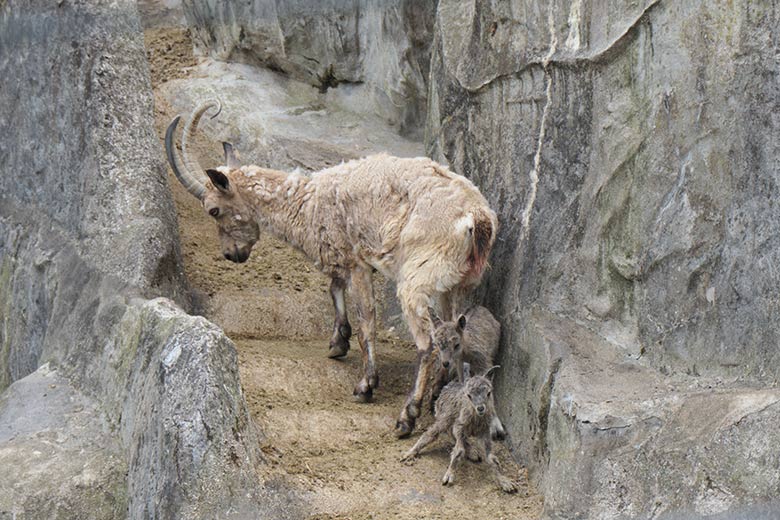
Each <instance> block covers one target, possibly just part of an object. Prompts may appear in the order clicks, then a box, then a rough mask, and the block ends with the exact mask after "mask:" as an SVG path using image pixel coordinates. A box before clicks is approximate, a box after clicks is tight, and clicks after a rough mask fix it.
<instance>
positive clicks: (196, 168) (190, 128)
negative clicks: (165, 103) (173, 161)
mask: <svg viewBox="0 0 780 520" xmlns="http://www.w3.org/2000/svg"><path fill="white" fill-rule="evenodd" d="M211 107H216V108H217V112H216V113H215V114H214V115H213V116H211V118H212V119H214V118H215V117H217V116H218V115H219V113H220V112H222V103H220V102H219V100H218V99H209V100H208V101H204V102H203V103H201V104H200V105H198V107H197V108H196V109H195V110H194V111H193V112H192V115H191V116H190V119H189V120H188V121H187V124H186V125H184V133H183V134H182V136H181V151H182V154H183V155H184V166H185V167H186V169H187V171H188V172H189V173H190V174H192V173H193V172H197V173H196V175H200V174H201V172H204V171H205V170H204V169H203V168H202V167H201V166H200V163H198V159H197V158H195V157H193V156H192V155H191V154H190V153H189V144H190V142H192V139H194V138H195V131H196V130H197V129H198V123H199V122H200V118H201V117H202V116H203V114H204V113H205V112H206V111H207V110H208V109H209V108H211Z"/></svg>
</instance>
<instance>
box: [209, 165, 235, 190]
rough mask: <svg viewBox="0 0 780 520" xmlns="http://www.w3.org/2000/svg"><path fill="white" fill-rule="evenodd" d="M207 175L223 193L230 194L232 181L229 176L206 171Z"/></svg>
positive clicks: (214, 171) (215, 171)
mask: <svg viewBox="0 0 780 520" xmlns="http://www.w3.org/2000/svg"><path fill="white" fill-rule="evenodd" d="M206 175H208V176H209V179H211V183H212V184H214V187H215V188H217V189H218V190H219V191H221V192H222V193H230V181H229V180H228V178H227V176H226V175H225V174H224V173H222V172H220V171H217V170H206Z"/></svg>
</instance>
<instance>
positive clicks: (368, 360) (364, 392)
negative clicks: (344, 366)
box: [352, 266, 379, 403]
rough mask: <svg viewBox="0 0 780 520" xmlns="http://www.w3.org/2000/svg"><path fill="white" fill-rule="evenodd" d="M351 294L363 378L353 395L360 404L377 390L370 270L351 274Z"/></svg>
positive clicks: (363, 269) (360, 268)
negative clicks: (355, 309)
mask: <svg viewBox="0 0 780 520" xmlns="http://www.w3.org/2000/svg"><path fill="white" fill-rule="evenodd" d="M352 294H354V296H355V303H356V304H357V313H358V322H359V325H358V327H359V328H358V342H359V343H360V350H361V354H362V360H363V377H362V378H361V379H360V381H358V383H357V384H356V385H355V389H354V390H353V392H352V393H353V395H354V396H355V397H356V398H357V399H358V401H361V402H364V403H366V402H369V401H371V399H372V398H373V396H374V390H376V389H377V388H379V375H378V374H377V370H376V356H375V349H376V304H375V302H374V287H373V283H372V279H371V270H370V268H368V267H364V266H361V267H359V268H356V269H355V270H353V272H352Z"/></svg>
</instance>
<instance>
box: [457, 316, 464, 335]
mask: <svg viewBox="0 0 780 520" xmlns="http://www.w3.org/2000/svg"><path fill="white" fill-rule="evenodd" d="M465 328H466V315H465V314H461V315H460V316H458V332H463V329H465Z"/></svg>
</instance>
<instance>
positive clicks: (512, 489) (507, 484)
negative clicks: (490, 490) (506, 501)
mask: <svg viewBox="0 0 780 520" xmlns="http://www.w3.org/2000/svg"><path fill="white" fill-rule="evenodd" d="M501 489H502V490H503V491H504V493H517V486H515V483H514V482H512V481H511V480H509V479H504V480H501Z"/></svg>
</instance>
